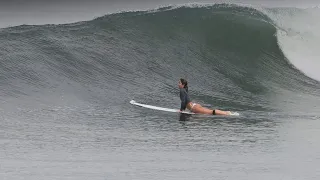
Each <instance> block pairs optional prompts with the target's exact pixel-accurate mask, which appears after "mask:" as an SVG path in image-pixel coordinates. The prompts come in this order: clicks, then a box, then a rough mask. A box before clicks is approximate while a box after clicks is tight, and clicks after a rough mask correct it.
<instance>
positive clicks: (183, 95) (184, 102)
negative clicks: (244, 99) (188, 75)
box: [179, 79, 231, 115]
mask: <svg viewBox="0 0 320 180" xmlns="http://www.w3.org/2000/svg"><path fill="white" fill-rule="evenodd" d="M179 89H180V100H181V107H180V111H179V112H182V111H184V110H185V109H186V108H188V109H189V110H190V111H191V112H194V113H199V114H213V115H231V112H230V111H221V110H218V109H213V110H212V109H208V108H205V107H202V106H201V105H200V104H197V103H194V102H192V101H191V100H190V97H189V94H188V82H187V81H186V80H185V79H180V80H179Z"/></svg>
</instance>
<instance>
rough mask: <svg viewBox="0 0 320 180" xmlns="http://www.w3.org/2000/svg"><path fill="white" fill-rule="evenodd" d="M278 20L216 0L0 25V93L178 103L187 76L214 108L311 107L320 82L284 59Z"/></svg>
mask: <svg viewBox="0 0 320 180" xmlns="http://www.w3.org/2000/svg"><path fill="white" fill-rule="evenodd" d="M274 24H275V23H274V21H273V20H272V19H271V18H270V17H269V16H267V15H266V13H262V12H261V11H258V10H255V9H252V8H248V7H240V6H236V5H227V4H219V5H212V6H203V7H199V6H198V7H197V6H192V7H178V8H173V7H165V8H161V9H158V10H156V11H148V12H145V11H143V12H139V11H138V12H123V13H118V14H112V15H107V16H104V17H100V18H97V19H95V20H92V21H88V22H79V23H75V24H67V25H42V26H18V27H12V28H6V29H2V30H1V32H0V39H1V41H0V59H1V61H0V62H1V66H0V72H1V74H2V78H1V80H0V81H1V85H0V88H1V97H2V99H3V101H6V102H7V101H8V99H10V100H11V102H14V103H18V104H25V103H26V104H28V106H29V105H30V103H31V104H32V102H36V103H33V104H32V106H36V104H38V105H39V102H41V103H42V104H52V103H56V104H58V105H61V103H62V104H73V105H74V104H76V105H79V106H80V105H81V104H86V103H93V104H97V103H98V104H103V105H104V106H111V104H112V105H118V106H124V105H123V104H127V103H128V102H129V100H130V99H136V100H137V101H139V100H141V101H143V102H148V103H150V104H154V102H158V103H159V105H163V106H171V107H172V106H173V104H176V105H179V98H178V90H177V83H178V80H179V78H186V79H187V80H188V81H189V89H190V94H191V97H192V99H193V100H195V101H198V102H200V103H203V104H210V105H212V106H214V107H218V108H223V109H231V110H238V111H247V110H250V111H252V110H253V111H255V110H257V111H264V112H270V111H282V110H283V111H287V110H290V111H295V112H296V110H297V109H300V110H301V106H302V105H303V107H304V109H309V110H310V107H314V104H317V103H319V94H320V93H319V87H320V86H319V83H318V82H317V81H316V80H314V79H311V78H310V77H308V76H306V75H304V73H302V72H301V71H299V70H298V69H297V68H296V67H295V66H293V65H292V64H291V62H290V61H289V60H288V59H287V57H286V56H285V54H284V53H283V51H282V49H281V48H280V47H279V44H278V41H279V39H278V38H277V35H278V34H277V33H278V29H277V27H276V26H275V25H274ZM280 44H281V43H280ZM301 102H303V103H301ZM208 106H209V105H208ZM126 108H129V106H126ZM301 111H302V110H301ZM310 111H312V108H311V110H310Z"/></svg>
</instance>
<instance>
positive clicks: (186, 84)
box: [180, 78, 188, 92]
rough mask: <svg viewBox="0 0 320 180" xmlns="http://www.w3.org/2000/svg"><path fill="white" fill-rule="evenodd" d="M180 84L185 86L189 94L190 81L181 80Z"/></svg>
mask: <svg viewBox="0 0 320 180" xmlns="http://www.w3.org/2000/svg"><path fill="white" fill-rule="evenodd" d="M180 82H181V84H182V85H184V88H185V89H186V91H187V92H188V81H187V80H185V79H182V78H181V79H180Z"/></svg>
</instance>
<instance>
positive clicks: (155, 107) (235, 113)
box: [130, 100, 239, 116]
mask: <svg viewBox="0 0 320 180" xmlns="http://www.w3.org/2000/svg"><path fill="white" fill-rule="evenodd" d="M130 104H133V105H136V106H140V107H144V108H148V109H154V110H159V111H166V112H174V113H179V109H170V108H164V107H158V106H152V105H147V104H141V103H137V102H136V101H135V100H131V101H130ZM181 113H184V114H196V113H193V112H190V111H182V112H181ZM230 115H232V116H239V113H237V112H231V114H230Z"/></svg>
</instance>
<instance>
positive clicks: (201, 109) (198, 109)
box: [192, 104, 213, 114]
mask: <svg viewBox="0 0 320 180" xmlns="http://www.w3.org/2000/svg"><path fill="white" fill-rule="evenodd" d="M192 112H194V113H199V114H213V110H212V109H208V108H205V107H202V106H201V105H200V104H196V105H195V106H194V107H193V108H192Z"/></svg>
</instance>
